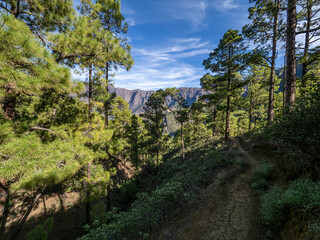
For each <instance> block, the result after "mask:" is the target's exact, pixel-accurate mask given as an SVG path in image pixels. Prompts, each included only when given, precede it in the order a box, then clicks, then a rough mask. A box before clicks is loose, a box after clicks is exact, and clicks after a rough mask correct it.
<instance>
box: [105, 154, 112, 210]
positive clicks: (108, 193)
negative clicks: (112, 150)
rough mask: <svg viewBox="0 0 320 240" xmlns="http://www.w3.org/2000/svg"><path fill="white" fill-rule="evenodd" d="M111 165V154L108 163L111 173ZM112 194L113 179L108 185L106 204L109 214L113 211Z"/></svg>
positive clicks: (108, 169)
mask: <svg viewBox="0 0 320 240" xmlns="http://www.w3.org/2000/svg"><path fill="white" fill-rule="evenodd" d="M110 163H111V156H110V154H109V159H108V161H107V171H108V172H110ZM110 192H111V178H110V180H109V182H108V185H107V199H106V200H107V202H106V208H107V212H110V211H111V196H110Z"/></svg>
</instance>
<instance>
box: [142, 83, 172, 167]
mask: <svg viewBox="0 0 320 240" xmlns="http://www.w3.org/2000/svg"><path fill="white" fill-rule="evenodd" d="M163 95H164V90H162V89H160V90H158V91H156V92H154V93H153V94H152V95H151V96H150V97H149V99H148V102H146V105H145V106H144V108H143V109H144V113H143V114H141V117H142V119H143V123H144V125H145V128H146V130H147V134H148V136H149V139H148V140H147V141H148V146H149V153H150V154H151V156H153V155H154V154H155V155H156V168H157V171H158V167H159V160H160V154H161V149H162V144H163V139H162V134H163V131H164V118H165V111H166V108H165V97H164V96H163Z"/></svg>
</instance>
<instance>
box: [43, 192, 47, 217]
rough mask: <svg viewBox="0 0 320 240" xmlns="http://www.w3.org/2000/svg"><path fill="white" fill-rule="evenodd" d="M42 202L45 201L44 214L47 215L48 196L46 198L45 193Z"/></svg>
mask: <svg viewBox="0 0 320 240" xmlns="http://www.w3.org/2000/svg"><path fill="white" fill-rule="evenodd" d="M42 203H43V210H44V215H47V205H46V198H45V196H44V195H42Z"/></svg>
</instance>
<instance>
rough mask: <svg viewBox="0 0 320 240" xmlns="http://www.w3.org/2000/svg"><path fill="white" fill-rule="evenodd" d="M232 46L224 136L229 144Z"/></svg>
mask: <svg viewBox="0 0 320 240" xmlns="http://www.w3.org/2000/svg"><path fill="white" fill-rule="evenodd" d="M230 61H231V46H230V45H229V66H228V75H229V76H228V88H227V94H228V97H227V113H226V133H225V136H224V139H225V141H226V142H227V141H228V140H229V135H230V100H231V96H230V91H231V66H230V65H231V63H230Z"/></svg>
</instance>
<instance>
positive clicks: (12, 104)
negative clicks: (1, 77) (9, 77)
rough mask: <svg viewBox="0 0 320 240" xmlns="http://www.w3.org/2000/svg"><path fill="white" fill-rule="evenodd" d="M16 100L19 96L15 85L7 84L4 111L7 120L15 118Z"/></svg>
mask: <svg viewBox="0 0 320 240" xmlns="http://www.w3.org/2000/svg"><path fill="white" fill-rule="evenodd" d="M16 98H17V95H16V91H15V85H14V84H13V83H8V84H6V86H5V96H4V104H3V111H4V117H5V118H6V119H7V120H14V118H15V113H16Z"/></svg>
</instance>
